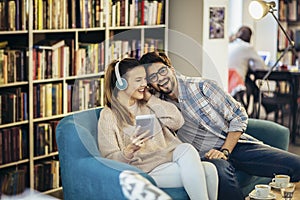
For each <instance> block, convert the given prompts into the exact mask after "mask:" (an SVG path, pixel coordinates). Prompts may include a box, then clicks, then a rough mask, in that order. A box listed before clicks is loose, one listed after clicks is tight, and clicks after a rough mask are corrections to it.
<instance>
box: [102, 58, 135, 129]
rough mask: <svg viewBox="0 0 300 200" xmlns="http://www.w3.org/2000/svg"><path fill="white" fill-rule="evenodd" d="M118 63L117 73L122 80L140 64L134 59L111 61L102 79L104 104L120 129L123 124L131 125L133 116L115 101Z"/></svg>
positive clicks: (117, 90)
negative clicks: (112, 113) (117, 66)
mask: <svg viewBox="0 0 300 200" xmlns="http://www.w3.org/2000/svg"><path fill="white" fill-rule="evenodd" d="M118 62H119V73H120V76H121V77H122V78H125V79H126V76H125V74H126V73H127V72H128V71H129V70H131V69H133V68H135V67H137V66H140V63H139V61H138V60H136V59H135V58H124V59H123V60H121V61H118V60H114V61H112V62H111V63H110V64H109V65H108V67H107V69H106V72H105V78H104V104H105V105H106V106H108V107H109V108H110V109H111V110H112V111H113V112H114V114H115V116H116V117H117V121H118V126H119V127H122V126H123V125H125V124H130V125H133V116H132V115H131V113H130V112H129V110H128V109H127V108H126V107H125V106H123V105H122V104H121V103H120V102H119V101H118V99H117V95H118V92H119V89H118V88H117V87H116V82H117V77H116V73H115V66H116V64H117V63H118Z"/></svg>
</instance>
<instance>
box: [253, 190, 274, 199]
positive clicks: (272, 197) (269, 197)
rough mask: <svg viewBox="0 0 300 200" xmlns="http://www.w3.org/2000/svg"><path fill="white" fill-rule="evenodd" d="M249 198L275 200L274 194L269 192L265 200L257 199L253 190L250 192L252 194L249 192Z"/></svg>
mask: <svg viewBox="0 0 300 200" xmlns="http://www.w3.org/2000/svg"><path fill="white" fill-rule="evenodd" d="M249 197H250V198H252V199H266V200H270V199H276V196H275V194H273V193H272V192H270V193H269V195H268V196H267V197H265V198H262V197H257V196H256V191H255V190H252V192H250V194H249Z"/></svg>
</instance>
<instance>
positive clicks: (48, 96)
mask: <svg viewBox="0 0 300 200" xmlns="http://www.w3.org/2000/svg"><path fill="white" fill-rule="evenodd" d="M62 99H63V89H62V83H47V84H37V85H35V86H34V87H33V105H34V109H33V112H34V118H41V117H51V116H54V115H59V114H62V113H63V103H62Z"/></svg>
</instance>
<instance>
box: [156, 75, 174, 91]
mask: <svg viewBox="0 0 300 200" xmlns="http://www.w3.org/2000/svg"><path fill="white" fill-rule="evenodd" d="M162 82H164V80H163V81H162ZM169 83H170V84H171V87H167V88H165V87H164V86H162V85H160V84H158V88H159V90H160V91H159V92H160V93H161V94H165V95H168V94H170V93H172V92H173V88H174V84H173V82H172V81H171V79H170V78H168V81H167V82H166V84H169Z"/></svg>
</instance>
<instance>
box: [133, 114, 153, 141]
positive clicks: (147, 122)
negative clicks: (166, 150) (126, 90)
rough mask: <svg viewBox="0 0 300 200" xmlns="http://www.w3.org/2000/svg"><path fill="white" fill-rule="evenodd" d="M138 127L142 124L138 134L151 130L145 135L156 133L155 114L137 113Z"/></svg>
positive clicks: (149, 135)
mask: <svg viewBox="0 0 300 200" xmlns="http://www.w3.org/2000/svg"><path fill="white" fill-rule="evenodd" d="M135 120H136V127H138V126H140V129H139V131H138V132H137V136H138V135H140V134H142V133H145V132H146V131H149V133H148V134H147V135H146V136H145V137H151V136H153V134H154V120H155V114H149V115H137V116H136V117H135Z"/></svg>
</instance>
